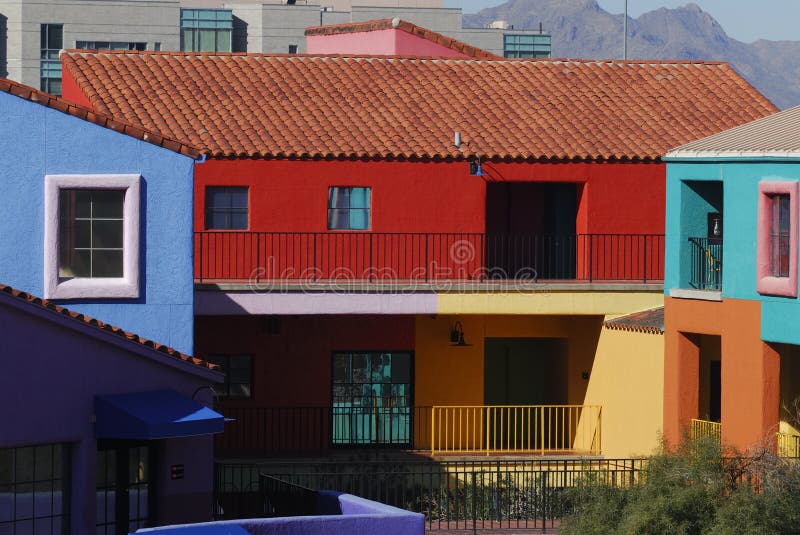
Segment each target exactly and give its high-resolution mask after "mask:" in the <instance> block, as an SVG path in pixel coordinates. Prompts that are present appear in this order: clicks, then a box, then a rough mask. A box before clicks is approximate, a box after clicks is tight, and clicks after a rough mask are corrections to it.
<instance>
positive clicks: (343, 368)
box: [331, 351, 413, 446]
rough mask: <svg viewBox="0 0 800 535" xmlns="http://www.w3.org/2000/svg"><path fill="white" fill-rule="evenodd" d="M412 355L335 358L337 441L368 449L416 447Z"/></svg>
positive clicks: (366, 354)
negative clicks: (371, 447)
mask: <svg viewBox="0 0 800 535" xmlns="http://www.w3.org/2000/svg"><path fill="white" fill-rule="evenodd" d="M411 366H412V354H411V353H410V352H407V351H400V352H336V353H334V354H333V385H332V402H333V406H332V418H333V425H332V426H331V428H332V433H333V436H332V443H333V444H334V445H349V446H356V445H361V446H369V445H378V444H385V445H397V446H407V445H409V444H410V443H411V418H412V407H413V398H412V392H411Z"/></svg>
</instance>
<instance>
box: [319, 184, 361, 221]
mask: <svg viewBox="0 0 800 535" xmlns="http://www.w3.org/2000/svg"><path fill="white" fill-rule="evenodd" d="M369 210H370V188H351V187H333V188H329V189H328V229H330V230H368V229H369V228H370V214H369Z"/></svg>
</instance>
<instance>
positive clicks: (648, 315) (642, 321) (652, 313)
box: [603, 307, 664, 334]
mask: <svg viewBox="0 0 800 535" xmlns="http://www.w3.org/2000/svg"><path fill="white" fill-rule="evenodd" d="M603 326H604V327H606V328H607V329H612V330H619V331H632V332H640V333H649V334H664V307H657V308H651V309H650V310H643V311H641V312H634V313H632V314H627V315H625V316H620V317H618V318H614V319H613V320H606V321H605V322H603Z"/></svg>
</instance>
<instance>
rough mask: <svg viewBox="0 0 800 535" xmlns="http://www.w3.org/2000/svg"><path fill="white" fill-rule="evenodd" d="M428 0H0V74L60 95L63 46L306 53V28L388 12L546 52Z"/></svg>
mask: <svg viewBox="0 0 800 535" xmlns="http://www.w3.org/2000/svg"><path fill="white" fill-rule="evenodd" d="M429 4H440V3H438V2H434V3H423V2H412V3H406V4H403V5H393V6H386V5H383V6H382V5H380V4H379V3H378V4H375V5H373V4H370V6H369V7H367V6H360V5H351V4H350V3H349V2H335V3H332V4H326V3H321V4H305V3H304V4H295V3H294V2H282V3H281V2H279V3H260V2H259V3H247V2H245V3H231V4H226V3H223V2H219V1H215V2H202V1H201V2H192V1H186V2H179V1H177V0H174V1H173V0H147V1H136V0H103V1H94V0H91V1H90V0H66V1H59V2H55V1H53V0H35V1H29V0H24V1H23V0H0V77H3V78H9V79H11V80H15V81H17V82H20V83H22V84H25V85H28V86H32V87H37V88H39V89H41V90H43V91H46V92H48V93H51V94H55V95H60V94H61V63H60V61H59V59H58V54H59V51H60V50H62V49H73V48H75V49H103V50H105V49H111V50H154V51H158V50H173V51H177V50H182V51H190V52H191V51H194V52H204V51H207V52H263V53H305V52H306V39H305V36H304V32H305V30H306V28H308V27H309V26H318V25H322V24H339V23H352V22H362V21H368V20H373V19H384V18H390V19H391V18H393V17H401V18H403V19H404V20H408V21H411V22H414V23H417V24H420V25H423V26H426V27H429V28H431V29H432V30H434V31H436V32H441V33H443V34H445V35H447V36H449V37H451V38H454V39H458V40H461V41H465V42H467V43H470V44H471V45H472V46H475V47H477V48H483V49H486V50H488V51H490V52H492V53H494V54H498V55H500V56H502V55H503V54H504V52H507V53H509V54H514V55H515V57H519V55H524V56H536V57H547V56H549V51H550V36H549V35H547V34H542V32H541V31H538V32H534V31H530V30H520V31H516V30H513V29H508V28H506V29H503V28H483V29H465V28H462V23H461V10H460V9H450V8H444V7H442V6H441V5H429ZM534 40H535V41H536V43H535V44H534V43H533V41H534Z"/></svg>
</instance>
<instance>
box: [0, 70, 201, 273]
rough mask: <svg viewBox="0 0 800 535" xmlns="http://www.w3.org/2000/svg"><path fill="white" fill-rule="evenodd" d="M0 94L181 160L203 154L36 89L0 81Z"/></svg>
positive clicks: (10, 81) (2, 79)
mask: <svg viewBox="0 0 800 535" xmlns="http://www.w3.org/2000/svg"><path fill="white" fill-rule="evenodd" d="M0 91H2V92H3V93H8V94H9V95H14V96H15V97H19V98H22V99H25V100H29V101H31V102H34V103H36V104H40V105H42V106H45V107H47V108H51V109H54V110H57V111H60V112H62V113H66V114H68V115H72V116H74V117H77V118H78V119H81V120H83V121H87V122H90V123H94V124H96V125H99V126H102V127H103V128H108V129H109V130H114V131H115V132H119V133H121V134H125V135H127V136H130V137H133V138H135V139H138V140H140V141H146V142H147V143H150V144H152V145H157V146H159V147H162V148H165V149H169V150H171V151H173V152H177V153H178V154H183V155H184V156H188V157H190V158H193V159H195V160H196V159H198V158H200V156H201V155H202V154H203V152H202V151H201V150H200V149H197V148H196V147H192V146H191V145H188V144H186V143H183V142H181V141H176V140H173V139H168V138H166V137H164V136H162V135H161V134H159V133H157V132H152V131H148V130H144V129H143V128H141V127H138V126H136V125H133V124H130V123H126V122H123V121H120V120H117V119H114V118H113V117H110V116H108V115H105V114H102V113H99V112H96V111H94V110H93V109H91V108H87V107H86V106H81V105H79V104H73V103H72V102H68V101H66V100H64V99H62V98H58V97H56V96H54V95H51V94H49V93H45V92H44V91H39V90H38V89H34V88H32V87H29V86H27V85H23V84H20V83H18V82H14V81H12V80H8V79H6V78H0ZM0 286H1V285H0Z"/></svg>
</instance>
